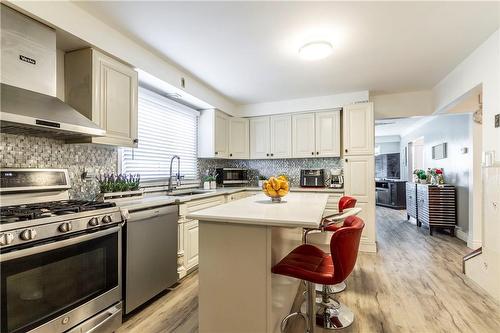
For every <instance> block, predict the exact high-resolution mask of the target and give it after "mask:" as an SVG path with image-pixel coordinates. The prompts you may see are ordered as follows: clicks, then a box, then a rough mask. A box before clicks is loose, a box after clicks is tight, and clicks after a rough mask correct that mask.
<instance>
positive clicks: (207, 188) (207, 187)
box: [203, 182, 210, 190]
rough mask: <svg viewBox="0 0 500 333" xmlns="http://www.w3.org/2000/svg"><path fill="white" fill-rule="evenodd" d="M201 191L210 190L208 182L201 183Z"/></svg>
mask: <svg viewBox="0 0 500 333" xmlns="http://www.w3.org/2000/svg"><path fill="white" fill-rule="evenodd" d="M203 189H204V190H210V182H203Z"/></svg>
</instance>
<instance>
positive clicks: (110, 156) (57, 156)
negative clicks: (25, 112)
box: [0, 133, 118, 200]
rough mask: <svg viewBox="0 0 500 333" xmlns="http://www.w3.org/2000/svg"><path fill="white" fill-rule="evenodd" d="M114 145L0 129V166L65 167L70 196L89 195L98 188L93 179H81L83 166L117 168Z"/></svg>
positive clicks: (95, 169)
mask: <svg viewBox="0 0 500 333" xmlns="http://www.w3.org/2000/svg"><path fill="white" fill-rule="evenodd" d="M117 161H118V151H117V148H115V147H109V146H101V145H92V144H82V145H76V144H65V143H64V141H62V140H57V139H52V138H41V137H33V136H24V135H14V134H7V133H0V167H2V168H57V169H68V171H69V176H70V181H71V186H72V188H71V190H70V197H71V198H72V199H87V200H89V199H93V198H94V197H95V195H96V194H97V193H98V191H99V187H98V185H97V181H96V180H95V179H92V180H82V179H81V174H82V172H83V171H84V170H87V171H92V172H93V173H94V174H96V175H97V174H99V173H112V172H114V173H116V172H117Z"/></svg>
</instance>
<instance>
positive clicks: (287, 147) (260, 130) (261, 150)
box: [250, 114, 292, 159]
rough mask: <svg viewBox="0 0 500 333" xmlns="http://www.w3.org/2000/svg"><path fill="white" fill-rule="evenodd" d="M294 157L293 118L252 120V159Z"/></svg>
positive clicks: (279, 117) (276, 117)
mask: <svg viewBox="0 0 500 333" xmlns="http://www.w3.org/2000/svg"><path fill="white" fill-rule="evenodd" d="M290 157H292V117H291V116H290V115H288V114H287V115H280V116H272V117H256V118H250V158H252V159H261V158H290Z"/></svg>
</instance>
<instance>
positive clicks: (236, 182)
mask: <svg viewBox="0 0 500 333" xmlns="http://www.w3.org/2000/svg"><path fill="white" fill-rule="evenodd" d="M215 172H216V173H217V177H216V181H217V184H218V185H221V186H223V187H224V186H241V185H244V184H247V183H248V170H247V169H243V168H217V169H215Z"/></svg>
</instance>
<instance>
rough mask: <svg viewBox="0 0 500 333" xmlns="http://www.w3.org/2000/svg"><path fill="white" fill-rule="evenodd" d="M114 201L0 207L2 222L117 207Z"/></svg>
mask: <svg viewBox="0 0 500 333" xmlns="http://www.w3.org/2000/svg"><path fill="white" fill-rule="evenodd" d="M115 206H116V204H115V203H113V202H100V201H84V200H61V201H49V202H41V203H34V204H27V205H16V206H6V207H0V223H8V222H18V221H26V220H35V219H39V218H44V217H49V216H52V215H66V214H73V213H79V212H84V211H91V210H97V209H103V208H110V207H115Z"/></svg>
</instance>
